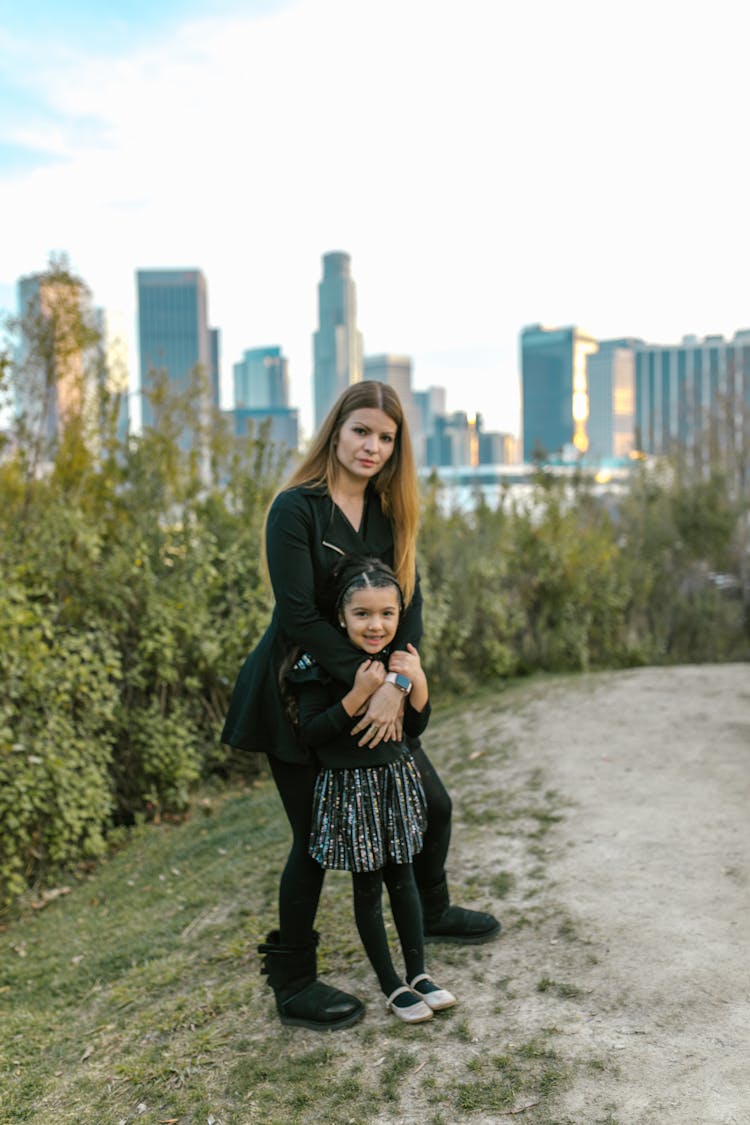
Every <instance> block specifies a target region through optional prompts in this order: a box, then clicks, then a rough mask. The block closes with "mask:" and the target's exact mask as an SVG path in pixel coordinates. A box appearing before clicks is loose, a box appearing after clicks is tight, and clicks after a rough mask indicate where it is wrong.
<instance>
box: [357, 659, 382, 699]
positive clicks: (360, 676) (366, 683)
mask: <svg viewBox="0 0 750 1125" xmlns="http://www.w3.org/2000/svg"><path fill="white" fill-rule="evenodd" d="M384 680H385V665H384V664H383V662H382V661H381V660H365V662H364V663H363V664H360V666H359V668H358V669H357V674H356V675H355V677H354V688H355V690H356V691H358V692H359V691H361V692H362V694H363V695H367V696H368V697H369V696H371V695H372V693H373V692H374V691H375V690H376V689H377V688H379V687H380V685H381V684H382V683H383V681H384Z"/></svg>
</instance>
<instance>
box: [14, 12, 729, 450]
mask: <svg viewBox="0 0 750 1125" xmlns="http://www.w3.org/2000/svg"><path fill="white" fill-rule="evenodd" d="M744 9H746V4H745V0H712V3H711V4H708V3H707V2H705V0H700V2H697V0H679V2H677V0H628V3H623V2H621V0H566V3H561V2H560V0H508V2H506V0H243V2H241V3H240V2H239V0H203V2H202V3H198V2H196V0H150V2H148V3H147V2H146V0H121V2H119V3H116V2H113V3H105V2H102V0H66V2H65V3H64V4H62V3H60V2H59V0H26V2H24V3H20V4H19V3H18V0H13V2H12V3H10V2H8V0H0V308H5V309H9V310H10V311H11V312H15V311H16V282H17V279H18V278H19V277H20V276H21V275H23V274H27V273H33V272H36V271H38V270H41V269H43V268H44V267H45V265H46V263H47V261H48V259H49V256H50V253H52V252H59V251H63V252H65V253H67V254H68V256H69V258H70V262H71V266H72V268H73V269H74V271H75V272H76V273H78V274H79V275H80V276H81V277H83V279H84V280H85V281H86V282H87V284H88V285H89V286H90V288H91V289H92V290H93V294H94V299H95V302H96V304H98V305H102V306H105V307H107V308H110V309H114V310H119V311H121V312H122V313H123V314H124V316H125V318H126V323H127V324H128V326H129V331H130V334H131V341H130V342H131V364H132V366H133V369H134V372H135V368H136V361H137V352H136V335H135V315H136V309H135V271H136V270H137V269H140V268H143V269H148V268H199V269H202V270H203V272H204V273H205V275H206V278H207V283H208V295H209V317H210V322H211V324H212V325H213V326H216V327H219V328H220V329H221V333H222V379H223V383H222V394H223V400H224V405H226V406H229V405H231V402H230V396H231V370H232V364H233V363H235V362H237V361H238V360H239V359H240V358H241V356H242V353H243V351H244V350H245V349H247V348H254V347H262V346H268V345H280V346H281V347H282V348H283V349H284V353H285V354H286V355H287V357H288V359H289V370H290V383H291V399H292V405H296V406H299V407H300V410H301V421H302V426H303V430H304V431H305V432H306V433H308V434H309V431H310V428H311V426H312V393H311V390H312V385H311V379H312V334H313V332H314V331H315V328H316V326H317V285H318V282H319V280H320V277H321V257H322V255H323V254H324V253H327V252H328V251H331V250H345V251H347V252H348V253H349V254H350V255H351V258H352V272H353V276H354V279H355V282H356V285H357V303H358V325H359V328H360V330H361V331H362V333H363V336H364V345H365V354H368V355H372V354H379V353H382V352H394V353H397V354H403V355H409V356H411V358H412V361H413V373H414V386H415V387H416V388H417V389H423V388H425V387H427V386H430V385H439V386H444V387H446V389H447V404H448V409H449V410H466V411H467V412H468V413H470V414H473V413H475V412H480V413H481V414H482V416H483V418H484V423H485V428H487V429H500V430H505V431H509V432H512V433H518V432H519V411H520V394H519V359H518V341H519V333H520V331H521V329H522V328H523V326H524V325H527V324H531V323H542V324H546V325H550V326H555V325H561V324H577V325H579V326H580V327H582V328H583V329H585V330H587V331H589V332H591V333H592V334H593V335H594V336H596V337H598V338H607V337H613V336H637V337H641V338H643V339H646V340H649V341H650V342H654V343H673V342H676V341H678V340H679V339H680V338H681V337H682V336H683V335H684V334H688V333H694V334H697V335H699V336H701V335H705V334H708V333H723V334H724V335H727V336H731V335H732V334H733V333H734V332H735V331H736V330H737V329H740V328H746V327H750V286H749V285H748V280H747V268H748V263H750V214H749V212H748V189H747V128H748V126H747V119H748V102H749V101H750V96H749V95H748V82H747V65H746V46H745V45H746V42H747V28H746V24H747V17H746V16H745V11H744ZM133 381H134V382H135V381H137V376H136V375H134V380H133Z"/></svg>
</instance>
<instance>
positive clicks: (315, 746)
mask: <svg viewBox="0 0 750 1125" xmlns="http://www.w3.org/2000/svg"><path fill="white" fill-rule="evenodd" d="M355 651H356V650H355ZM358 659H359V662H360V663H361V662H362V653H361V652H359V653H358ZM301 663H303V664H304V666H303V667H300V664H299V663H298V664H297V665H295V667H294V668H293V669H292V670H291V672H290V673H289V675H288V677H287V680H288V682H289V683H290V685H291V688H292V690H293V691H294V694H295V696H296V698H297V708H298V719H299V729H300V734H301V735H302V738H303V741H304V742H305V744H306V745H307V746H308V747H309V748H310V750H312V751H313V752H314V754H315V757H316V758H317V760H318V762H319V763H320V765H321V766H323V767H324V768H326V769H346V768H350V767H357V766H359V767H368V766H380V765H386V764H388V763H389V762H395V761H396V760H397V759H398V758H400V757H401V755H402V754H403V753H404V751H405V750H406V749H407V746H406V744H405V743H404V742H403V741H401V742H381V743H379V744H378V745H377V746H375V747H373V748H371V747H369V746H358V745H357V743H358V741H359V739H360V738H361V737H362V736H361V734H358V735H356V736H353V735H352V733H351V729H352V727H353V726H354V725H355V724H356V722H357V718H356V716H352V715H348V714H347V712H346V711H345V710H344V706H343V704H342V702H341V700H342V699H343V697H344V696H345V695H346V694H347V692H348V691H349V688H348V687H346V686H345V685H344V684H340V683H337V682H336V681H334V680H331V678H330V677H329V676H327V675H326V674H325V672H324V671H323V669H322V668H320V667H319V666H318V665H316V664H315V663H312V664H311V663H310V662H309V658H305V660H304V661H303V662H301ZM429 718H430V704H429V700H428V702H427V704H426V705H425V707H424V709H423V710H422V711H416V710H415V709H414V708H413V707H412V706H411V705H410V703H409V700H408V698H407V701H406V709H405V711H404V734H405V735H406V736H407V737H409V738H418V737H419V736H420V735H421V734H422V732H423V731H424V729H425V727H426V726H427V723H428V722H429Z"/></svg>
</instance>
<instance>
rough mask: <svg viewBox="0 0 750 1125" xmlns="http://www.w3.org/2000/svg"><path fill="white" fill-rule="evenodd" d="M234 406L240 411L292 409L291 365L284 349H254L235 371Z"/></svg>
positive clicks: (247, 353) (237, 364) (246, 353)
mask: <svg viewBox="0 0 750 1125" xmlns="http://www.w3.org/2000/svg"><path fill="white" fill-rule="evenodd" d="M233 374H234V405H235V407H240V408H251V409H253V410H255V409H257V408H260V407H267V406H272V407H279V406H282V407H285V406H288V405H289V362H288V360H287V358H286V356H284V355H283V354H282V351H281V348H278V347H273V348H250V349H248V350H247V351H246V352H245V353H244V355H243V356H242V359H241V360H240V362H239V363H235V364H234V367H233Z"/></svg>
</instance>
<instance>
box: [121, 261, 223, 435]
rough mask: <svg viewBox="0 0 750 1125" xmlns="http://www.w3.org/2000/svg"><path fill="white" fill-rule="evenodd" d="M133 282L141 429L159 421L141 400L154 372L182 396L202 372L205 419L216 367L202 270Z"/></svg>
mask: <svg viewBox="0 0 750 1125" xmlns="http://www.w3.org/2000/svg"><path fill="white" fill-rule="evenodd" d="M137 282H138V342H139V348H140V361H141V384H140V385H141V394H142V396H143V397H142V401H143V425H144V426H153V425H154V423H155V421H157V420H156V419H155V418H154V414H153V409H152V406H151V403H150V402H149V400H148V398H147V396H146V395H145V394H144V391H145V390H146V389H147V387H148V381H149V373H150V372H152V371H162V370H163V371H166V373H167V375H168V377H169V385H170V388H171V389H173V390H174V391H177V392H180V391H184V390H186V389H187V388H188V386H189V385H190V379H191V376H192V374H193V372H194V370H195V368H196V367H198V366H200V368H201V369H202V371H203V374H204V376H205V377H206V378H207V380H208V381H209V386H208V393H207V395H206V400H205V403H203V404H201V405H202V407H203V408H205V416H206V417H207V416H208V409H209V406H210V402H211V399H212V397H213V394H212V390H211V387H210V382H211V378H212V372H213V366H214V365H213V362H212V348H211V336H210V330H209V327H208V297H207V291H206V279H205V277H204V276H203V274H202V273H201V271H200V270H138V273H137ZM213 354H214V356H215V355H216V349H214V353H213ZM182 444H183V446H184V447H186V448H189V447H190V445H191V444H192V435H190V434H186V435H185V436H184V438H183V442H182Z"/></svg>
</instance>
